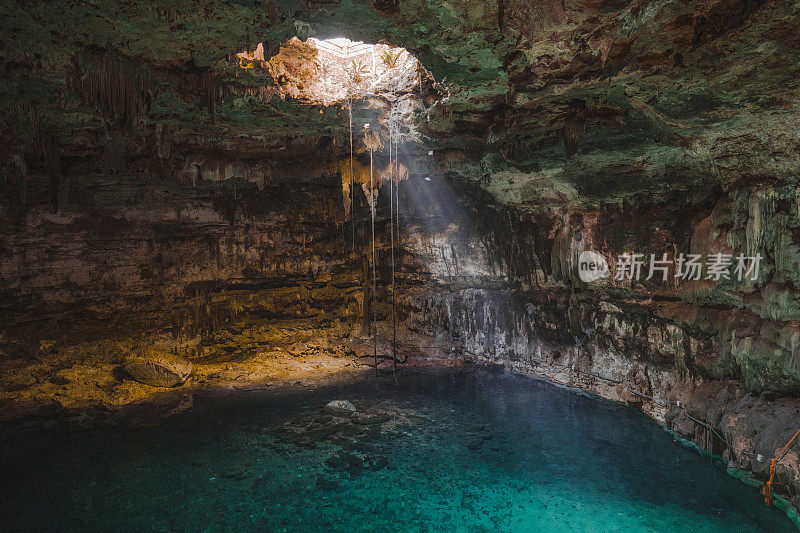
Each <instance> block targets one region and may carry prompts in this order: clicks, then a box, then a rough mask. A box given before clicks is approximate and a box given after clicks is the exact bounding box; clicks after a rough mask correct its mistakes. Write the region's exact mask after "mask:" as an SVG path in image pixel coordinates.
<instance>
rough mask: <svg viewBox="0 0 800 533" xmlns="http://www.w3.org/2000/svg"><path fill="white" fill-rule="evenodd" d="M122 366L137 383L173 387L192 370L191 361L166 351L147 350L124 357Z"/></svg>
mask: <svg viewBox="0 0 800 533" xmlns="http://www.w3.org/2000/svg"><path fill="white" fill-rule="evenodd" d="M123 368H124V369H125V372H127V373H128V375H129V376H130V377H132V378H133V379H134V380H136V381H138V382H139V383H144V384H145V385H152V386H153V387H174V386H176V385H180V384H181V383H183V382H184V381H186V378H188V377H189V374H190V373H191V372H192V363H191V362H189V361H186V360H185V359H181V358H179V357H176V356H174V355H172V354H169V353H166V352H156V351H148V352H147V353H141V354H136V355H129V356H128V357H126V358H125V361H124V363H123Z"/></svg>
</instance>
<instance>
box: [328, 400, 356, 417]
mask: <svg viewBox="0 0 800 533" xmlns="http://www.w3.org/2000/svg"><path fill="white" fill-rule="evenodd" d="M325 412H327V413H330V414H332V415H335V416H344V417H349V416H352V414H353V413H355V412H356V407H355V405H353V404H352V403H350V402H349V401H348V400H332V401H330V402H328V404H327V405H326V406H325Z"/></svg>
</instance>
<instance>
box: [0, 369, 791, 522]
mask: <svg viewBox="0 0 800 533" xmlns="http://www.w3.org/2000/svg"><path fill="white" fill-rule="evenodd" d="M331 399H348V400H350V401H351V402H353V404H354V405H355V406H356V407H357V408H358V409H359V411H360V413H359V415H357V416H358V423H353V422H352V421H348V420H346V419H339V418H336V417H333V418H332V417H331V415H329V414H326V413H325V412H324V411H322V407H323V406H324V405H325V404H326V403H327V402H328V401H330V400H331ZM47 435H49V436H42V435H39V436H31V437H26V439H25V441H24V442H22V443H20V442H19V441H17V442H16V444H9V443H8V442H7V443H6V444H5V446H4V447H5V455H6V460H4V464H3V467H2V472H0V473H2V489H1V491H0V514H2V523H0V529H6V530H10V531H11V530H13V531H33V530H37V531H42V530H84V531H107V530H117V531H133V530H138V531H153V530H155V531H224V530H252V531H332V530H336V531H771V532H778V531H795V529H794V526H793V525H792V523H791V522H790V521H789V520H788V519H787V518H786V516H785V515H783V514H782V513H780V512H779V511H777V510H775V509H770V508H767V507H765V506H764V505H763V504H762V503H761V500H760V496H759V494H758V491H757V489H755V488H752V487H748V486H746V485H744V484H743V483H740V482H738V481H736V480H734V479H732V478H731V477H729V476H728V475H727V474H726V473H725V467H724V465H722V464H721V463H719V462H717V463H714V462H712V461H711V459H710V458H708V457H703V456H701V455H699V454H698V453H696V452H695V451H693V450H691V449H688V448H686V447H684V446H682V445H680V444H678V443H677V442H675V441H674V439H673V438H672V437H671V436H670V435H669V434H668V433H667V432H665V431H664V430H663V429H661V428H660V427H659V426H657V425H656V424H654V423H652V422H651V421H650V420H649V419H647V418H646V417H645V416H643V415H642V414H641V413H639V412H637V411H634V410H632V409H628V408H626V407H623V406H619V405H616V404H612V403H610V402H605V401H602V400H598V399H596V398H592V397H588V396H585V395H580V394H576V393H574V392H572V391H568V390H564V389H560V388H557V387H555V386H553V385H550V384H547V383H543V382H539V381H534V380H530V379H527V378H524V377H519V376H513V375H505V374H498V373H491V372H488V371H480V370H479V371H473V372H462V371H448V372H433V371H431V372H422V371H419V372H418V371H409V372H405V373H403V374H401V375H400V378H399V382H398V384H397V385H395V384H394V382H393V381H392V380H391V379H385V378H381V379H380V380H375V379H374V378H373V377H372V376H367V377H365V379H363V380H362V381H360V382H357V383H350V384H346V385H338V386H331V387H320V388H317V389H315V390H296V391H282V392H274V391H269V390H264V391H247V392H241V393H237V394H233V395H227V396H223V397H219V396H217V397H213V396H209V397H199V398H196V401H195V406H194V407H193V408H192V409H190V410H188V411H185V412H183V413H180V414H177V415H174V416H172V417H170V418H168V419H166V420H164V421H160V422H158V423H157V425H155V426H152V427H144V428H142V427H126V428H124V427H114V428H103V429H96V430H87V431H81V432H74V431H73V432H69V433H66V434H65V433H59V434H53V433H52V432H51V433H49V434H47ZM9 448H10V449H9Z"/></svg>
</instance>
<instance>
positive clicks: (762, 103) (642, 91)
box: [0, 0, 800, 211]
mask: <svg viewBox="0 0 800 533" xmlns="http://www.w3.org/2000/svg"><path fill="white" fill-rule="evenodd" d="M799 21H800V2H797V1H776V0H773V1H763V0H698V1H693V2H689V1H682V0H650V1H630V2H629V1H620V0H617V1H614V0H584V1H580V2H579V1H573V0H545V1H542V2H527V1H521V0H495V1H489V2H477V1H474V0H472V1H471V0H450V1H446V2H432V1H423V0H394V1H393V0H375V1H372V0H341V1H336V0H325V1H311V0H310V1H308V2H288V1H276V2H269V1H266V2H264V1H241V2H234V1H217V0H207V1H204V2H188V1H184V2H181V1H178V2H170V3H169V5H168V6H167V4H166V3H164V4H153V3H151V2H145V1H140V0H128V1H123V2H119V1H115V0H95V1H92V2H77V1H60V2H26V3H25V6H24V9H23V7H22V6H21V4H20V3H18V2H4V3H3V5H2V6H0V25H2V28H0V35H2V41H3V43H2V46H0V54H1V55H0V60H1V61H2V63H3V70H4V73H3V81H2V85H1V86H0V87H1V89H0V107H1V108H2V135H3V139H2V140H3V142H4V143H5V144H8V145H9V146H12V147H18V149H20V150H24V151H25V152H26V153H28V154H33V155H36V152H37V151H43V150H44V148H42V147H43V146H46V145H47V144H48V142H53V141H52V139H53V138H55V139H56V140H55V142H57V143H58V145H59V146H60V149H61V151H62V152H63V153H66V154H70V157H72V158H74V159H76V160H89V159H91V158H92V157H95V156H97V155H98V154H100V153H102V151H103V147H104V146H105V145H107V142H108V138H109V137H113V135H114V133H112V132H114V131H117V130H119V131H123V132H124V135H125V136H126V138H128V139H131V143H132V144H133V145H134V146H138V147H139V148H137V149H132V155H131V156H130V157H129V159H131V160H135V159H136V158H137V157H138V158H139V159H146V158H147V157H148V156H147V154H148V153H150V152H151V151H156V152H158V150H157V149H156V150H153V149H152V147H153V146H154V145H159V144H160V143H161V144H163V142H167V143H168V144H169V145H170V146H171V147H172V149H171V150H170V152H171V153H170V157H167V158H166V159H167V160H168V162H167V164H174V165H175V166H176V168H177V167H178V166H180V164H181V163H180V157H179V156H180V155H181V154H183V153H187V154H188V153H197V152H207V153H219V154H226V155H230V156H236V157H243V158H273V159H275V160H276V161H279V160H282V159H283V160H290V159H293V160H295V159H308V158H313V159H319V160H322V159H325V158H333V159H335V157H336V156H335V153H334V152H336V151H337V150H341V153H344V152H345V150H346V148H345V146H346V139H347V135H348V130H347V128H348V123H347V116H346V113H345V112H343V108H342V106H341V105H330V106H324V105H316V106H315V105H308V104H307V103H303V102H300V101H297V100H294V99H292V98H280V97H279V95H277V94H276V93H277V91H275V90H272V89H271V88H270V83H269V81H267V82H266V83H265V80H264V79H263V77H261V76H258V75H256V74H254V72H253V69H243V68H241V66H240V64H239V61H238V60H237V54H238V53H241V52H242V51H247V50H254V49H255V47H256V45H257V44H258V43H263V45H262V46H263V48H264V54H265V55H266V57H265V59H266V58H269V57H272V56H274V55H276V54H278V53H279V51H280V47H281V45H282V44H285V43H286V42H287V41H289V39H291V38H293V37H295V36H298V37H300V38H301V39H302V40H304V39H306V38H308V37H315V38H319V39H327V38H334V37H342V36H344V37H347V38H349V39H352V40H354V41H364V42H367V43H385V44H389V45H392V46H399V47H404V48H406V49H407V50H408V51H409V52H410V53H412V54H413V55H414V56H415V57H416V58H418V59H419V61H420V62H421V64H422V65H423V66H424V67H425V69H427V70H428V71H429V72H430V74H431V76H432V78H434V79H435V80H436V83H437V84H439V85H440V87H441V88H442V90H440V91H431V93H430V94H428V95H425V94H422V95H421V98H423V99H424V98H426V97H427V98H429V99H430V100H431V101H430V102H428V104H429V105H428V106H427V107H426V106H423V109H425V113H422V114H420V116H419V117H418V120H419V126H420V131H421V133H422V136H421V138H422V141H421V142H419V143H415V144H414V145H413V146H412V145H409V146H407V147H405V150H406V152H408V153H409V154H411V155H413V154H420V155H422V154H427V152H428V150H433V151H434V152H435V153H436V154H437V157H438V158H439V162H440V165H439V166H438V167H437V168H438V169H439V170H440V171H442V172H444V173H450V174H452V175H454V176H457V177H458V178H459V179H462V180H466V181H469V182H472V183H473V184H475V185H477V186H480V187H482V188H484V189H486V190H487V191H488V192H489V193H490V194H491V196H492V197H493V198H494V199H495V200H496V201H497V202H500V203H504V204H509V205H512V206H514V207H516V208H519V209H520V210H528V211H539V210H556V209H560V208H563V206H564V205H570V206H576V207H582V208H593V207H600V206H603V205H606V204H613V205H623V206H624V205H628V204H633V205H636V204H646V203H654V202H655V203H658V202H668V201H670V200H671V199H679V200H680V199H685V198H687V197H692V198H696V199H702V198H703V197H704V196H706V195H709V194H712V192H713V191H724V190H726V189H729V188H732V187H734V186H736V185H737V184H740V183H758V182H770V183H779V182H786V183H790V184H791V183H794V182H795V181H796V180H797V177H798V175H799V174H800V173H798V161H800V159H798V156H797V154H798V149H800V138H799V137H800V134H798V132H799V131H800V114H799V111H798V110H800V93H799V92H798V91H799V90H800V88H799V87H798V83H800V76H798V71H800V53H798V52H800V38H799V37H798V27H799V26H798V24H799ZM272 82H273V83H276V82H275V80H272ZM273 89H274V87H273ZM423 93H424V91H423ZM443 94H446V98H445V97H443V96H442V95H443ZM87 102H94V103H96V102H99V105H94V104H93V105H89V104H87ZM434 104H435V105H434ZM379 107H380V106H376V105H372V106H365V108H364V109H362V110H360V113H362V115H359V117H357V118H358V119H359V120H362V121H369V120H370V117H369V113H377V112H378V108H379ZM165 137H166V141H165V140H164V139H165ZM48 139H51V141H48ZM137 150H138V151H137ZM12 151H13V148H12ZM162 151H163V150H162ZM169 161H173V162H172V163H169ZM320 165H322V163H320Z"/></svg>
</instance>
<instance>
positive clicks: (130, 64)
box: [67, 48, 154, 128]
mask: <svg viewBox="0 0 800 533" xmlns="http://www.w3.org/2000/svg"><path fill="white" fill-rule="evenodd" d="M67 80H68V84H69V87H70V88H71V89H73V90H75V91H77V92H78V94H80V95H81V97H82V98H83V100H84V101H85V102H86V103H87V104H90V105H96V106H97V107H98V108H99V109H100V111H101V112H102V113H103V114H104V115H106V116H107V117H108V118H109V119H110V120H112V121H114V122H116V123H117V124H119V125H121V126H124V127H126V128H132V127H135V126H136V125H138V123H139V119H140V117H141V115H142V114H143V113H146V112H147V111H149V108H150V104H151V100H152V91H153V87H154V80H153V70H152V68H151V67H150V66H149V65H146V64H140V63H136V62H134V61H132V60H130V59H128V58H126V57H125V56H123V55H122V54H120V53H118V52H115V51H114V50H112V49H110V48H109V49H107V50H106V51H105V52H104V53H102V54H99V55H97V54H80V55H76V56H75V57H74V58H73V62H72V68H71V71H70V73H69V75H68V78H67Z"/></svg>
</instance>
